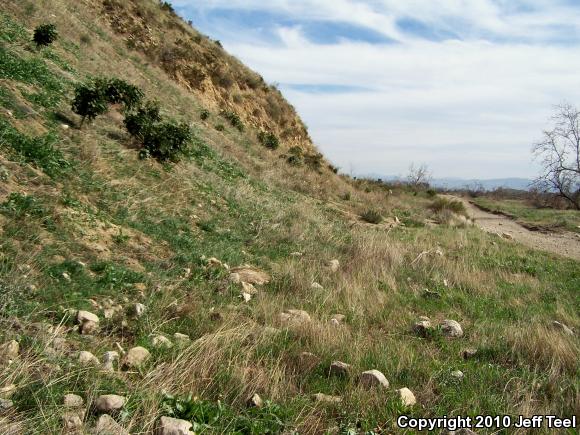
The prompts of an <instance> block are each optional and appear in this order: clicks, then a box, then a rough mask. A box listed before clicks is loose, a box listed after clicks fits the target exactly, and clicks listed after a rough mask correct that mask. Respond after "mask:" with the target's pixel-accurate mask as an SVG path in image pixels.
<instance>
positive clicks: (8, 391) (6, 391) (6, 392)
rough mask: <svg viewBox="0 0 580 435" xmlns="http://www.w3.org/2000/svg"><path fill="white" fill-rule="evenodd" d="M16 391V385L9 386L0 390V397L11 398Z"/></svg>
mask: <svg viewBox="0 0 580 435" xmlns="http://www.w3.org/2000/svg"><path fill="white" fill-rule="evenodd" d="M15 391H16V385H14V384H9V385H6V386H5V387H2V388H0V397H2V398H6V397H10V396H12V394H13V393H14V392H15Z"/></svg>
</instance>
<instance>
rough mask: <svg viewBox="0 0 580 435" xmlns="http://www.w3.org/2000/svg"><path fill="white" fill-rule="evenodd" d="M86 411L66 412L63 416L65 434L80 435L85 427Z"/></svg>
mask: <svg viewBox="0 0 580 435" xmlns="http://www.w3.org/2000/svg"><path fill="white" fill-rule="evenodd" d="M84 414H85V413H84V411H81V412H80V413H79V412H65V413H64V414H63V415H62V422H63V425H64V429H65V432H73V433H74V432H76V433H78V432H79V431H80V429H81V428H82V427H83V418H84Z"/></svg>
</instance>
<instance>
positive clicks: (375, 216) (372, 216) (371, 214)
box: [360, 209, 383, 224]
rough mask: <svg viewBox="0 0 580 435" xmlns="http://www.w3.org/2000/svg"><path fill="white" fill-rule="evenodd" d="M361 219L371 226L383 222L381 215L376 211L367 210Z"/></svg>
mask: <svg viewBox="0 0 580 435" xmlns="http://www.w3.org/2000/svg"><path fill="white" fill-rule="evenodd" d="M360 217H361V219H362V220H363V221H365V222H368V223H369V224H380V223H381V222H382V220H383V217H382V216H381V214H380V213H379V212H378V211H376V210H372V209H370V210H367V211H365V212H364V213H363V214H362V215H361V216H360Z"/></svg>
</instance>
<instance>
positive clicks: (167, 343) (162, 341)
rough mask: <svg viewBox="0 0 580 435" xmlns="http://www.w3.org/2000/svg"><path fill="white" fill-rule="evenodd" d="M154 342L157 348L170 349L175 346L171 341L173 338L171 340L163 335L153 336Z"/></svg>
mask: <svg viewBox="0 0 580 435" xmlns="http://www.w3.org/2000/svg"><path fill="white" fill-rule="evenodd" d="M152 343H153V347H155V348H166V349H170V348H172V347H173V343H172V342H171V340H169V338H167V337H165V336H163V335H156V336H155V337H153V340H152Z"/></svg>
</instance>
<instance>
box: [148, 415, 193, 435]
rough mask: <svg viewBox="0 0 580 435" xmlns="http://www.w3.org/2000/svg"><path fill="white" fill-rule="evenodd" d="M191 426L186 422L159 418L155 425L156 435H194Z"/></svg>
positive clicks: (170, 418)
mask: <svg viewBox="0 0 580 435" xmlns="http://www.w3.org/2000/svg"><path fill="white" fill-rule="evenodd" d="M192 426H193V425H192V424H191V422H189V421H186V420H180V419H178V418H172V417H161V418H160V419H159V422H158V424H157V430H156V432H155V434H156V435H195V433H194V432H193V431H192V430H191V428H192Z"/></svg>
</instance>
